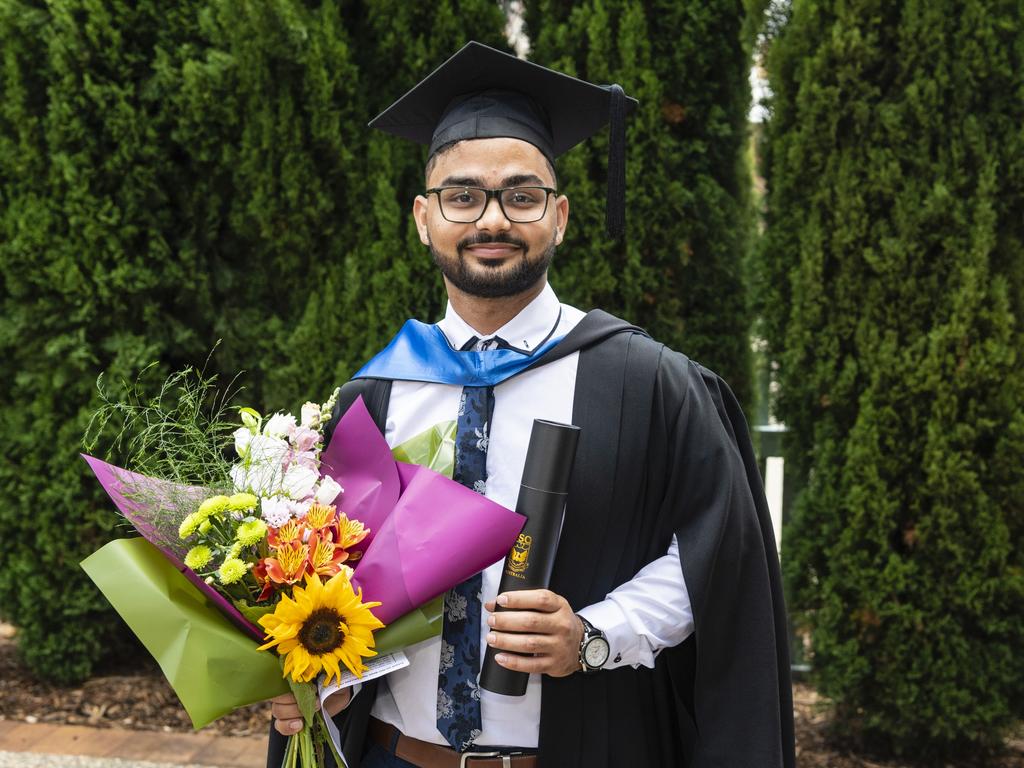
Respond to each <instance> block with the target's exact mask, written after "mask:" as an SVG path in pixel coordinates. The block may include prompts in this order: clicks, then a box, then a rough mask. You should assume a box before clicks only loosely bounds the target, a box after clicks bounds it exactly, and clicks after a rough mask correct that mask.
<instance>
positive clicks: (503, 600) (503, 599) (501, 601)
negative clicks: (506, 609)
mask: <svg viewBox="0 0 1024 768" xmlns="http://www.w3.org/2000/svg"><path fill="white" fill-rule="evenodd" d="M498 605H508V595H498Z"/></svg>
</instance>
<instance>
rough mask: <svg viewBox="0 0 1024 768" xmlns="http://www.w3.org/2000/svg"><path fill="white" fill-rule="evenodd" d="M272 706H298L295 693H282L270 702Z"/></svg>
mask: <svg viewBox="0 0 1024 768" xmlns="http://www.w3.org/2000/svg"><path fill="white" fill-rule="evenodd" d="M270 702H271V703H272V704H297V702H296V701H295V694H294V693H282V694H281V695H280V696H275V697H274V698H272V699H271V700H270Z"/></svg>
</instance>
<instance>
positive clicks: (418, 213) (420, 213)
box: [412, 195, 430, 245]
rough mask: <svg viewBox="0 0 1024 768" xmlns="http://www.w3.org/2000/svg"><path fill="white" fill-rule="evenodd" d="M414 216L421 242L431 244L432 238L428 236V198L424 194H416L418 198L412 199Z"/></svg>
mask: <svg viewBox="0 0 1024 768" xmlns="http://www.w3.org/2000/svg"><path fill="white" fill-rule="evenodd" d="M412 218H413V221H415V222H416V230H417V231H418V232H419V234H420V242H421V243H423V244H424V245H430V238H429V237H428V236H427V198H425V197H424V196H423V195H416V199H415V200H413V201H412Z"/></svg>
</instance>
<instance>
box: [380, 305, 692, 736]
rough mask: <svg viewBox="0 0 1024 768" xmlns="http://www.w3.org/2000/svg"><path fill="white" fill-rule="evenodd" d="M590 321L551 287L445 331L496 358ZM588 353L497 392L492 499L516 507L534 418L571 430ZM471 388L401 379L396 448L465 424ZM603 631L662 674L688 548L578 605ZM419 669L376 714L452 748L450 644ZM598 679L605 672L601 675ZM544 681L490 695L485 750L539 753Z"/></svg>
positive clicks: (634, 661)
mask: <svg viewBox="0 0 1024 768" xmlns="http://www.w3.org/2000/svg"><path fill="white" fill-rule="evenodd" d="M582 318H583V313H582V312H580V310H578V309H576V308H574V307H570V306H567V305H564V304H560V303H559V301H558V299H557V297H556V296H555V293H554V291H553V290H552V289H551V287H550V286H545V288H544V290H543V291H542V292H541V293H540V295H538V296H537V298H535V299H534V300H533V301H532V302H531V303H530V304H529V305H527V306H526V308H524V309H523V310H522V312H520V313H519V314H518V315H516V316H515V317H514V318H513V319H512V320H510V321H509V322H508V323H507V324H506V325H504V326H503V327H501V328H499V329H498V330H497V331H496V332H495V333H493V334H488V335H485V334H480V333H478V332H477V331H475V330H474V329H473V328H471V327H470V326H469V325H468V324H467V323H466V322H465V321H464V320H463V319H462V318H461V317H459V315H458V314H457V313H456V312H455V310H454V309H452V306H451V304H450V303H449V305H448V309H447V312H446V314H445V317H444V320H442V321H441V322H440V323H438V326H439V327H440V329H441V331H442V332H443V333H444V335H445V336H446V337H447V339H448V341H449V343H450V344H451V345H452V347H453V348H455V349H461V348H462V347H463V346H464V345H465V344H466V343H467V342H468V341H469V340H470V339H471V338H472V337H474V336H476V337H479V340H478V341H477V343H476V345H475V347H474V348H475V349H478V350H483V351H486V350H487V349H489V348H492V347H493V345H494V339H495V338H496V337H497V338H501V339H503V340H504V341H505V342H507V343H508V344H510V345H511V346H512V347H515V348H517V349H519V350H522V351H524V352H526V353H531V352H532V351H533V350H535V349H537V348H538V347H539V346H540V345H541V344H543V343H544V342H545V341H546V340H547V339H548V338H558V337H561V336H564V335H565V334H566V333H568V332H569V331H570V330H572V328H573V327H574V326H575V325H576V324H577V323H578V322H579V321H580V320H581V319H582ZM578 362H579V353H578V352H576V353H573V354H571V355H567V356H566V357H563V358H561V359H560V360H557V361H555V362H553V363H548V364H547V365H543V366H541V367H539V368H534V369H531V370H528V371H526V372H524V373H521V374H519V375H517V376H514V377H513V378H511V379H508V380H506V381H504V382H502V383H501V384H498V385H497V386H496V387H495V389H494V414H493V416H492V423H491V426H490V442H489V446H488V451H487V485H486V496H487V498H489V499H492V500H493V501H496V502H497V503H499V504H502V505H503V506H505V507H508V508H509V509H515V504H516V499H517V498H518V496H519V482H520V479H521V478H522V474H523V466H524V464H525V461H526V449H527V446H528V444H529V439H530V431H531V429H532V427H533V420H534V419H538V418H540V419H548V420H551V421H560V422H563V423H570V422H571V421H572V410H573V396H574V394H575V383H576V368H577V364H578ZM461 392H462V387H461V386H460V385H452V384H434V383H422V382H412V381H395V382H394V383H393V385H392V388H391V401H390V405H389V407H388V417H387V428H386V432H385V438H386V439H387V442H388V445H390V446H391V447H394V446H396V445H400V444H401V443H403V442H405V441H406V440H409V439H410V438H412V437H415V436H416V435H418V434H420V433H422V432H424V431H426V430H427V429H430V428H431V427H432V426H434V425H435V424H437V423H439V422H452V421H455V420H456V418H457V413H458V406H459V399H460V396H461ZM501 573H502V562H501V561H499V562H497V563H495V564H494V565H492V566H491V567H489V568H487V569H486V570H485V571H484V572H483V591H482V594H483V600H484V602H488V601H491V600H493V599H494V598H495V597H496V595H497V593H498V584H499V582H500V580H501ZM573 607H574V608H576V609H577V610H578V612H579V613H580V614H581V615H582V616H584V617H586V619H587V620H588V621H589V622H590V623H591V624H593V625H594V626H595V627H597V628H598V629H601V630H603V631H604V633H605V634H606V636H607V638H608V643H609V645H610V646H611V656H610V658H609V660H608V663H607V664H606V665H605V668H606V669H609V668H613V667H618V666H623V665H626V664H629V665H631V666H633V667H637V666H640V665H643V666H647V667H653V666H654V657H655V655H657V653H658V652H659V651H660V650H661V649H662V648H666V647H669V646H673V645H676V644H678V643H680V642H682V641H683V640H685V639H686V637H687V636H689V635H690V633H691V632H693V613H692V610H691V606H690V598H689V595H688V593H687V591H686V585H685V583H684V582H683V577H682V570H681V567H680V563H679V547H678V543H677V542H676V540H675V538H674V537H673V540H672V544H671V546H670V547H669V549H668V552H667V553H666V554H665V555H664V556H662V557H660V558H658V559H657V560H655V561H654V562H652V563H649V564H648V565H647V566H645V567H644V568H643V569H642V570H641V571H640V572H639V573H637V574H636V576H635V577H634V578H633V579H631V580H630V581H628V582H626V583H625V584H623V585H621V586H620V587H618V588H617V589H615V590H614V591H613V592H611V593H610V594H609V595H608V596H607V598H606V599H604V600H602V601H601V602H599V603H595V604H593V605H589V606H586V607H583V606H573ZM481 614H482V615H481V631H480V658H481V659H483V656H484V651H485V649H486V640H485V637H486V635H487V632H488V630H489V628H488V626H487V623H486V622H487V617H488V615H489V614H488V612H487V611H486V610H483V611H481ZM405 652H406V654H407V655H408V657H409V660H410V662H411V663H410V665H409V666H408V667H406V668H405V669H402V670H398V671H397V672H393V673H391V674H390V675H388V676H387V677H385V678H384V679H383V680H382V683H381V685H380V687H379V689H378V694H377V700H376V702H375V703H374V705H373V710H372V714H373V716H374V717H376V718H378V719H380V720H383V721H384V722H387V723H391V724H392V725H394V726H395V727H396V728H398V729H399V730H400V731H402V732H403V733H405V734H406V735H408V736H412V737H413V738H417V739H421V740H423V741H429V742H433V743H436V744H445V743H446V742H445V739H444V736H442V735H441V733H440V732H439V731H438V730H437V725H436V722H437V713H436V704H437V674H438V665H439V661H440V655H441V638H440V637H434V638H431V639H429V640H424V641H423V642H421V643H418V644H416V645H414V646H411V647H410V648H408V649H406V651H405ZM595 674H601V673H600V672H597V673H595ZM540 689H541V678H540V675H530V680H529V684H528V686H527V691H526V695H525V696H502V695H500V694H496V693H491V692H490V691H487V690H483V689H480V691H479V692H480V708H481V717H482V726H483V729H482V733H481V735H480V738H479V739H478V740H477V742H476V743H477V744H479V745H490V746H499V745H500V746H510V747H522V748H534V747H536V746H537V735H538V731H539V726H540V697H541V691H540Z"/></svg>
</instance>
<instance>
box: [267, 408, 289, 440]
mask: <svg viewBox="0 0 1024 768" xmlns="http://www.w3.org/2000/svg"><path fill="white" fill-rule="evenodd" d="M293 429H295V417H294V416H292V415H291V414H290V413H275V414H274V415H273V416H271V417H270V419H269V421H267V423H266V424H265V425H264V427H263V434H264V435H268V436H270V437H285V436H287V435H288V434H289V432H290V431H291V430H293Z"/></svg>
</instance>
